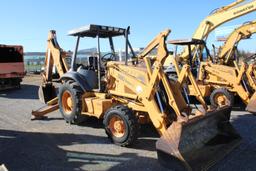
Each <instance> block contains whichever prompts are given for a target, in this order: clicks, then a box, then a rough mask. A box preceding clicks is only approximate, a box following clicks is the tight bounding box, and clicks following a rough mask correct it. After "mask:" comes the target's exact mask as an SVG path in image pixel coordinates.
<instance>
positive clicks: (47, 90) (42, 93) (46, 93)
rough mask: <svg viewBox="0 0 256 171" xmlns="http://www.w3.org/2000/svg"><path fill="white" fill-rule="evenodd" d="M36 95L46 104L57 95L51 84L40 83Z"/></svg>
mask: <svg viewBox="0 0 256 171" xmlns="http://www.w3.org/2000/svg"><path fill="white" fill-rule="evenodd" d="M38 97H39V100H40V101H41V102H43V103H45V104H46V103H47V102H49V101H50V100H52V99H54V98H55V97H57V95H56V90H55V87H54V86H53V85H52V84H44V85H41V86H40V87H39V90H38Z"/></svg>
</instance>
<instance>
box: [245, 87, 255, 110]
mask: <svg viewBox="0 0 256 171" xmlns="http://www.w3.org/2000/svg"><path fill="white" fill-rule="evenodd" d="M246 110H247V111H248V112H251V113H253V114H256V92H255V93H254V94H253V95H252V97H251V98H250V101H249V103H248V105H247V107H246Z"/></svg>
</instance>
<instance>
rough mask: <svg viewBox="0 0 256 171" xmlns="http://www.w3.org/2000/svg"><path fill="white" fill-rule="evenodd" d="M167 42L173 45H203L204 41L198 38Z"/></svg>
mask: <svg viewBox="0 0 256 171" xmlns="http://www.w3.org/2000/svg"><path fill="white" fill-rule="evenodd" d="M168 44H173V45H181V46H183V45H204V44H205V41H204V40H200V39H179V40H169V41H168Z"/></svg>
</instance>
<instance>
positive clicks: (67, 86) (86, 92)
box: [32, 25, 241, 170]
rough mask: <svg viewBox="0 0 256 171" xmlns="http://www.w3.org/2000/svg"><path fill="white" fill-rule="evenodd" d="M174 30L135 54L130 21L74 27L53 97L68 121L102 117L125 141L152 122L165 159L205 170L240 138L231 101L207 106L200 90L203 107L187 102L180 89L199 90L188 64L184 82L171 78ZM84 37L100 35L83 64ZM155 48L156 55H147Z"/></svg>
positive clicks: (175, 166)
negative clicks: (169, 44) (117, 47)
mask: <svg viewBox="0 0 256 171" xmlns="http://www.w3.org/2000/svg"><path fill="white" fill-rule="evenodd" d="M169 33H170V30H165V31H164V32H161V33H160V34H159V35H158V36H157V37H156V38H155V39H154V40H153V41H151V42H150V43H149V45H148V46H147V47H146V48H145V49H144V50H143V52H142V53H141V54H139V55H138V56H135V54H134V53H133V50H132V46H131V44H130V42H129V40H128V34H129V27H128V28H127V29H123V28H117V27H109V26H100V25H89V26H87V27H83V28H80V29H76V30H73V31H71V32H70V35H72V36H76V37H77V44H76V48H75V51H74V53H73V57H72V62H71V68H70V70H69V71H68V72H66V73H65V74H63V75H62V76H61V78H60V79H61V80H62V84H61V85H60V88H59V94H58V96H57V98H55V99H54V100H52V101H51V102H52V103H54V102H55V105H57V108H59V109H60V113H61V114H62V116H63V118H64V119H65V120H66V121H67V122H71V123H77V122H79V120H80V119H81V118H82V117H84V118H87V117H90V116H93V117H96V118H99V119H100V118H102V119H103V123H104V126H105V130H106V133H107V135H108V136H109V138H110V139H111V140H112V141H113V142H114V143H115V144H118V145H121V146H129V145H131V144H132V143H133V142H134V141H135V140H136V138H137V135H138V132H139V130H138V128H139V126H138V125H139V124H142V123H148V122H151V123H152V124H153V125H154V127H155V128H156V130H157V131H158V133H159V135H160V139H159V140H158V141H157V143H156V148H157V152H158V159H159V160H160V162H161V163H162V164H164V165H165V166H168V167H170V168H172V169H174V170H185V169H186V170H205V169H208V168H209V167H210V166H212V165H213V164H214V163H215V162H216V161H217V160H218V159H220V158H221V157H223V156H224V155H226V154H227V153H228V152H230V150H231V149H233V148H235V147H236V146H237V145H238V144H239V142H240V139H241V138H240V136H239V135H238V134H237V133H236V131H235V130H234V128H233V127H232V126H231V124H230V123H229V119H230V112H231V109H230V107H223V108H220V109H218V110H215V109H210V108H208V106H206V105H205V102H204V99H203V98H202V95H201V94H200V91H198V94H197V97H198V100H199V101H200V102H201V103H202V105H203V108H204V109H198V108H192V106H191V105H188V104H187V103H186V101H185V99H184V96H183V94H182V93H181V92H182V91H181V90H182V87H184V85H186V82H187V81H189V82H191V84H192V86H194V89H195V90H199V88H198V86H197V84H196V82H195V80H194V78H193V77H191V74H189V73H190V71H191V70H190V67H189V65H184V67H183V68H182V70H181V71H182V72H185V73H188V74H187V75H186V76H184V77H183V78H184V81H180V83H179V84H177V83H176V82H173V81H171V80H169V79H168V78H167V75H166V73H165V72H164V67H163V64H164V62H165V60H166V58H167V57H168V55H169V52H168V51H167V48H166V38H167V36H168V35H169ZM116 36H124V37H125V42H126V43H125V44H126V46H125V54H126V55H125V61H123V62H117V60H116V59H117V57H116V53H115V51H114V46H113V41H112V38H113V37H116ZM83 37H89V38H97V40H98V41H97V42H98V52H97V54H96V56H95V57H94V61H97V62H92V63H90V62H89V63H88V65H86V66H85V65H79V66H78V65H77V51H78V47H79V41H80V38H83ZM101 39H109V43H110V47H111V50H112V52H111V53H109V54H108V57H106V56H105V55H102V53H101V51H100V45H99V44H100V40H101ZM154 49H157V55H156V56H155V57H154V58H151V57H148V54H149V53H150V52H152V51H153V50H154ZM129 51H130V52H132V53H131V54H129ZM129 58H135V59H136V60H135V61H136V62H134V60H131V61H130V60H129ZM89 61H90V60H89ZM32 114H33V115H35V116H39V115H44V114H45V113H42V111H34V112H33V113H32Z"/></svg>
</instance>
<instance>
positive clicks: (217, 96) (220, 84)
mask: <svg viewBox="0 0 256 171" xmlns="http://www.w3.org/2000/svg"><path fill="white" fill-rule="evenodd" d="M243 2H245V0H238V1H236V2H234V3H231V4H230V5H227V6H225V7H222V8H219V9H217V10H214V11H213V12H212V13H211V14H210V15H209V16H208V17H206V18H205V19H204V20H203V21H202V22H201V24H200V25H199V27H198V29H197V30H196V32H195V33H194V35H193V36H192V37H193V38H192V41H190V43H189V42H186V41H185V42H186V43H188V44H190V45H189V46H187V47H186V48H185V50H184V51H183V52H182V53H181V54H179V55H177V56H176V57H175V58H174V57H173V56H171V55H170V56H169V57H168V60H166V62H165V66H166V68H168V67H167V66H168V65H169V64H170V63H171V61H172V62H175V61H176V62H177V64H172V66H171V67H170V66H169V68H170V69H167V70H166V72H167V73H169V74H170V75H171V74H173V72H175V75H177V76H178V74H176V70H177V66H176V67H175V66H173V65H178V64H182V63H187V64H189V65H191V67H192V68H196V67H198V69H199V70H198V69H197V72H196V74H194V76H195V77H197V79H198V83H199V87H200V90H201V92H202V94H203V96H204V97H206V96H209V97H210V99H211V104H212V105H214V106H222V105H232V104H233V99H234V98H233V96H234V94H237V95H239V96H240V97H241V99H242V101H243V102H244V103H245V104H246V105H247V110H248V111H250V112H252V113H255V112H256V107H254V106H255V105H253V104H255V103H254V102H255V101H256V99H255V98H256V95H255V96H254V95H253V93H254V92H255V80H254V76H253V75H254V65H250V66H248V65H247V64H246V63H243V64H242V65H241V66H238V65H237V64H236V63H234V64H233V65H232V67H231V66H226V65H221V63H216V61H214V59H213V58H210V59H209V58H208V57H207V60H205V59H203V58H202V57H198V53H202V52H203V49H204V47H205V43H203V42H202V43H200V41H199V40H206V39H207V37H208V35H209V34H210V33H211V32H212V31H213V30H214V29H215V28H217V27H218V26H220V25H221V24H223V23H226V22H228V21H230V20H233V19H236V18H238V17H240V16H243V15H246V14H248V13H251V12H254V11H255V10H256V1H255V0H253V1H250V2H248V3H244V4H243ZM198 41H199V43H196V44H193V42H194V43H195V42H198ZM183 43H184V42H183ZM191 43H192V44H191ZM174 44H176V45H177V44H180V42H179V41H176V43H174ZM233 45H234V44H233ZM233 45H230V44H226V48H228V49H232V48H234V46H233ZM224 50H225V48H224ZM222 53H223V54H220V55H227V53H226V52H224V51H222ZM191 54H192V58H191ZM208 54H209V53H208ZM229 55H231V54H229ZM217 58H218V57H217ZM220 58H223V56H220ZM174 59H175V61H174ZM220 61H223V59H221V60H220ZM200 65H201V67H200ZM206 68H207V70H206ZM172 70H173V71H172ZM195 70H196V69H195ZM188 88H190V91H189V92H190V95H194V94H193V92H194V90H192V89H191V86H188ZM215 89H216V90H215ZM249 89H252V90H253V91H252V92H250V90H249ZM254 99H255V100H254ZM249 104H250V105H249ZM249 106H250V107H249Z"/></svg>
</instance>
